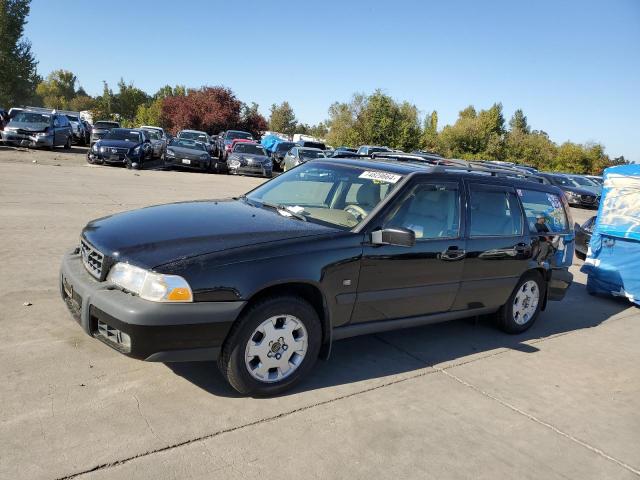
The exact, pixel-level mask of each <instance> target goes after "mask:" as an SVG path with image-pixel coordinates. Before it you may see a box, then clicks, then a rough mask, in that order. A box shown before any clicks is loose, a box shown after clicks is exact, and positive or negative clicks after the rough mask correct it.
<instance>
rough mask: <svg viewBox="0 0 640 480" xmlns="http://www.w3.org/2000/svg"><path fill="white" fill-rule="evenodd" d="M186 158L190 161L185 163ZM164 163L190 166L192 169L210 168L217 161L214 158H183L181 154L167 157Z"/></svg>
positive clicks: (182, 166) (175, 165)
mask: <svg viewBox="0 0 640 480" xmlns="http://www.w3.org/2000/svg"><path fill="white" fill-rule="evenodd" d="M185 160H187V161H188V162H189V163H185ZM164 163H165V165H167V166H173V167H181V168H188V169H191V170H209V169H210V168H211V166H214V165H217V163H215V162H214V161H213V160H201V159H199V158H198V159H196V158H181V157H179V156H175V157H165V161H164ZM214 168H215V167H214ZM216 170H217V169H216Z"/></svg>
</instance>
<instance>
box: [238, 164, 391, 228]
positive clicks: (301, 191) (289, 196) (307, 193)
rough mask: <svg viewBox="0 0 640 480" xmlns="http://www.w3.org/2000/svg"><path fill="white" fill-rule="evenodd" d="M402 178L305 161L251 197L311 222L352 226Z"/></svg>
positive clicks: (266, 184) (249, 198) (264, 185)
mask: <svg viewBox="0 0 640 480" xmlns="http://www.w3.org/2000/svg"><path fill="white" fill-rule="evenodd" d="M402 178H403V177H402V175H400V174H396V173H390V172H383V171H378V170H367V169H365V168H359V167H353V166H346V165H330V164H326V163H324V162H321V161H320V160H319V161H316V162H309V163H303V164H302V165H301V166H299V167H297V168H295V169H294V170H290V171H288V172H285V173H283V174H282V175H280V176H278V177H277V178H275V179H273V180H271V181H269V182H267V183H265V184H263V185H261V186H260V187H258V188H257V189H255V190H254V191H253V192H251V193H250V194H249V195H248V196H247V200H248V201H249V202H251V203H255V204H257V205H262V206H264V207H270V208H273V207H278V208H279V209H280V210H285V211H286V210H288V211H290V212H291V213H293V214H295V215H296V216H302V217H304V218H305V219H307V221H312V222H318V223H323V224H329V225H331V226H335V227H338V228H343V229H351V228H353V227H355V226H356V225H358V224H359V223H360V222H362V221H363V220H364V219H365V218H367V217H368V216H369V214H370V213H371V211H372V210H373V209H374V208H375V207H376V206H377V205H378V204H379V203H380V202H381V201H382V200H383V199H384V198H385V197H386V196H387V195H389V194H390V193H391V192H392V191H393V190H394V189H395V188H396V186H397V185H398V183H399V182H400V180H402ZM354 185H357V187H354Z"/></svg>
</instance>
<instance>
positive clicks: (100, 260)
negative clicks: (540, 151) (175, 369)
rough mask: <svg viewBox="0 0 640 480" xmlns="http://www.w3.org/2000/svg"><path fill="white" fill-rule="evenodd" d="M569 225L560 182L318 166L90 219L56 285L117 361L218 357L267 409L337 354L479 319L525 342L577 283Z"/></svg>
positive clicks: (386, 166)
mask: <svg viewBox="0 0 640 480" xmlns="http://www.w3.org/2000/svg"><path fill="white" fill-rule="evenodd" d="M251 146H253V145H250V144H238V145H237V146H236V148H247V147H251ZM255 148H260V147H259V146H258V145H255ZM543 212H544V213H545V217H541V218H542V219H544V218H547V219H548V222H549V223H548V229H547V232H548V233H545V234H544V235H540V234H539V233H538V230H536V229H535V228H532V227H531V222H532V221H533V223H536V222H537V221H538V220H537V219H538V218H539V217H540V213H543ZM572 227H573V226H572V225H570V224H569V220H568V206H567V204H566V201H565V200H564V196H563V195H562V192H561V191H560V190H559V189H558V188H556V187H553V186H549V185H543V184H540V183H534V182H530V181H525V180H515V179H511V178H504V177H496V176H488V175H478V174H476V173H474V172H467V171H466V169H462V168H460V169H453V168H452V169H447V170H444V169H441V168H438V167H433V166H429V165H427V164H425V163H422V164H419V163H407V162H405V163H401V162H398V161H395V160H389V161H386V162H383V161H365V160H360V159H358V160H354V159H349V160H318V161H313V162H308V163H305V164H303V165H301V166H300V167H298V168H296V169H294V170H291V171H289V172H287V173H284V174H282V175H280V176H278V177H276V178H275V179H273V180H271V181H268V182H265V183H264V184H262V185H261V186H259V187H258V188H256V189H254V190H253V191H251V192H249V193H248V194H247V195H242V196H241V197H239V198H235V199H226V200H210V201H197V202H179V203H172V204H168V205H157V206H152V207H146V208H141V209H138V210H133V211H129V212H123V213H118V214H115V215H111V216H107V217H103V218H100V219H97V220H94V221H92V222H90V223H89V224H88V225H87V226H86V227H85V228H84V229H83V230H82V232H81V234H80V241H79V245H77V246H75V247H74V249H73V250H72V251H70V252H69V253H67V254H66V255H65V256H64V257H63V260H62V265H61V274H60V276H59V278H60V280H59V281H60V286H59V288H60V293H61V296H62V298H63V300H64V301H65V303H66V304H67V306H68V308H69V309H70V311H71V313H72V315H73V316H74V317H75V319H76V320H77V321H78V324H79V326H80V327H82V329H83V330H84V331H85V333H86V334H87V335H89V336H92V337H95V338H96V339H97V340H100V341H102V342H103V343H104V344H106V345H107V346H109V347H110V348H113V349H114V350H116V351H118V352H120V353H122V354H124V355H127V356H130V357H133V358H137V359H141V360H146V361H156V362H171V361H191V360H217V361H218V366H219V368H220V371H221V372H222V375H223V376H224V378H225V379H226V380H227V381H228V382H229V383H230V384H231V385H232V386H233V388H235V389H236V390H237V391H238V392H240V393H241V394H244V395H275V394H279V393H282V392H284V391H285V390H287V389H289V388H291V387H292V386H293V385H294V384H295V383H296V382H297V381H299V380H301V379H302V378H303V377H304V376H305V375H307V374H308V373H309V372H310V371H311V369H312V368H313V366H314V364H315V362H316V360H317V359H318V357H324V358H326V357H327V356H328V354H329V352H330V350H331V342H333V341H336V340H340V339H344V338H349V337H353V336H357V335H364V334H372V333H378V332H384V331H389V330H398V329H402V328H409V327H416V326H420V325H428V324H433V323H436V322H443V321H450V320H457V319H461V318H465V317H477V316H479V315H494V316H495V319H496V323H497V325H499V327H500V328H501V329H502V330H503V331H505V332H507V333H510V334H519V333H522V332H524V331H526V330H527V329H529V328H530V327H531V326H532V325H534V323H535V321H536V319H537V318H538V316H539V314H540V312H541V311H542V310H544V309H545V308H546V306H547V302H548V301H553V300H562V298H563V297H564V296H565V294H566V291H567V289H568V288H569V287H570V285H571V283H572V280H573V277H572V275H571V273H570V272H569V271H568V268H569V266H570V265H571V259H572V258H573V246H574V245H573V236H574V232H573V228H572ZM551 235H553V236H555V237H558V239H559V241H558V248H557V249H556V251H555V252H553V251H552V250H550V248H549V247H548V246H547V247H546V248H545V249H544V250H545V251H546V253H547V254H550V255H553V261H549V258H548V257H544V258H541V257H540V255H541V253H542V250H543V249H542V246H541V244H542V243H543V242H546V239H545V237H547V236H551ZM560 239H564V240H563V241H560ZM548 321H552V319H548ZM83 345H84V343H83ZM83 345H81V346H80V347H79V348H84V347H83ZM350 348H352V349H353V348H361V349H362V352H361V353H362V354H366V346H360V347H358V346H357V345H356V344H353V345H351V347H350ZM88 352H89V349H88V347H87V352H85V354H86V353H88Z"/></svg>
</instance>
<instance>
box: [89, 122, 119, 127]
mask: <svg viewBox="0 0 640 480" xmlns="http://www.w3.org/2000/svg"><path fill="white" fill-rule="evenodd" d="M119 126H120V125H118V124H117V123H113V122H96V123H95V125H94V126H93V127H94V128H118V127H119Z"/></svg>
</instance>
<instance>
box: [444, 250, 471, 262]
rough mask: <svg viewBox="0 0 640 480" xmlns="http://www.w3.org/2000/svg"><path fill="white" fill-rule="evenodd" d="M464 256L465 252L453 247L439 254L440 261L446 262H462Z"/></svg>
mask: <svg viewBox="0 0 640 480" xmlns="http://www.w3.org/2000/svg"><path fill="white" fill-rule="evenodd" d="M466 254H467V252H466V251H465V250H462V249H461V248H458V247H455V246H453V247H449V248H447V249H446V250H445V251H444V252H442V253H441V254H440V260H447V261H453V260H462V259H463V258H464V257H465V255H466Z"/></svg>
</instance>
